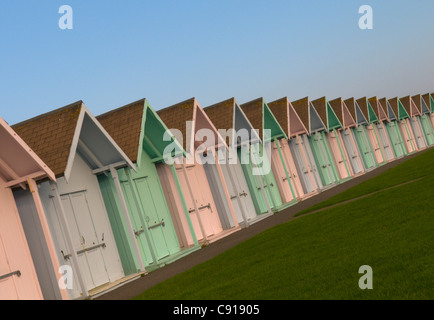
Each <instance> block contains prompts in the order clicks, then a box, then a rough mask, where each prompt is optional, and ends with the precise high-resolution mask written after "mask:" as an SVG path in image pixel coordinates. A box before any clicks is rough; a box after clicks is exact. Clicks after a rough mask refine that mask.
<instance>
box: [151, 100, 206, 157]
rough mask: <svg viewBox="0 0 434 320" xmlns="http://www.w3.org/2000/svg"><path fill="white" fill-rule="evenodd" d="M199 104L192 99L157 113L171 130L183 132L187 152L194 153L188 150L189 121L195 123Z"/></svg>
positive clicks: (184, 146)
mask: <svg viewBox="0 0 434 320" xmlns="http://www.w3.org/2000/svg"><path fill="white" fill-rule="evenodd" d="M197 104H198V102H197V100H196V98H191V99H188V100H185V101H183V102H180V103H177V104H174V105H172V106H170V107H167V108H164V109H161V110H159V111H157V114H158V116H159V117H160V118H161V120H162V121H163V122H164V123H165V124H166V126H167V127H168V128H169V129H177V130H179V131H181V133H182V136H183V148H184V150H186V151H187V152H190V151H193V150H188V149H187V139H186V137H187V121H194V118H195V116H196V114H195V108H196V106H197ZM188 147H190V148H191V147H192V146H190V145H189V146H188Z"/></svg>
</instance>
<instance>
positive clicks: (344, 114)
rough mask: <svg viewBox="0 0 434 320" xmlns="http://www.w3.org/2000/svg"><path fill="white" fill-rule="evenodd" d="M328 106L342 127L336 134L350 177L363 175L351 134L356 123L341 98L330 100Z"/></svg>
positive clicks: (360, 160) (354, 140)
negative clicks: (350, 173) (349, 169)
mask: <svg viewBox="0 0 434 320" xmlns="http://www.w3.org/2000/svg"><path fill="white" fill-rule="evenodd" d="M329 104H330V107H331V108H332V109H333V111H334V112H335V114H336V116H337V117H338V120H339V122H340V123H341V125H342V128H341V130H339V131H337V133H338V134H339V135H340V137H341V139H342V142H343V145H344V146H345V149H346V151H347V154H348V159H349V164H350V166H351V172H352V175H353V176H357V175H360V174H363V173H364V172H365V170H364V167H363V161H362V157H361V155H360V150H359V148H358V145H357V142H356V139H355V137H354V132H353V130H354V129H355V128H357V124H356V121H355V120H354V118H353V117H352V115H351V113H350V111H349V110H348V107H347V105H346V104H345V102H344V100H343V99H342V98H337V99H334V100H331V101H329Z"/></svg>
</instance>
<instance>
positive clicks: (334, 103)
mask: <svg viewBox="0 0 434 320" xmlns="http://www.w3.org/2000/svg"><path fill="white" fill-rule="evenodd" d="M343 103H344V101H343V99H342V98H337V99H334V100H331V101H329V105H330V107H331V108H332V109H333V111H334V112H335V114H336V116H337V117H338V119H339V121H340V122H341V123H342V124H344V118H343V113H342V111H343V110H342V108H343Z"/></svg>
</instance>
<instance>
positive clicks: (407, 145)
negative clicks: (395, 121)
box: [399, 119, 417, 153]
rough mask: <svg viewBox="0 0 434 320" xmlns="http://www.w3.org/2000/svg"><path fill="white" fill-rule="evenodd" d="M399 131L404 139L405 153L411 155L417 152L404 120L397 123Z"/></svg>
mask: <svg viewBox="0 0 434 320" xmlns="http://www.w3.org/2000/svg"><path fill="white" fill-rule="evenodd" d="M399 130H400V131H401V134H402V137H403V138H404V144H405V148H406V149H407V152H408V153H412V152H415V151H417V147H416V141H414V136H413V134H412V132H411V130H410V128H409V126H408V125H407V122H406V121H405V119H404V120H402V121H400V122H399Z"/></svg>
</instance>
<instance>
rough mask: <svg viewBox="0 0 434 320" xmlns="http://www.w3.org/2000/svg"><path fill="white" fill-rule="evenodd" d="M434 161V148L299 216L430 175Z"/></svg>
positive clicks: (304, 211)
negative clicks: (430, 168)
mask: <svg viewBox="0 0 434 320" xmlns="http://www.w3.org/2000/svg"><path fill="white" fill-rule="evenodd" d="M433 163H434V149H431V150H428V151H426V152H424V153H423V154H421V155H419V156H417V157H415V158H412V159H410V160H408V161H406V162H403V163H401V164H399V165H398V166H396V167H393V168H391V169H389V170H387V171H386V172H384V173H382V174H381V175H378V176H377V177H375V178H373V179H370V180H367V181H364V182H362V183H360V184H359V185H357V186H354V187H352V188H351V189H348V190H347V191H345V192H342V193H340V194H338V195H336V196H334V197H331V198H330V199H328V200H326V201H323V202H321V203H318V204H316V205H314V206H312V207H310V208H308V209H306V210H303V211H300V212H299V213H298V214H297V216H300V215H303V214H305V213H308V212H312V211H315V210H318V209H322V208H325V207H328V206H331V205H334V204H337V203H340V202H343V201H346V200H350V199H353V198H355V197H359V196H362V195H366V194H369V193H372V192H375V191H378V190H382V189H385V188H389V187H393V186H396V185H399V184H402V183H405V182H407V181H410V180H414V179H418V178H421V177H425V176H429V175H433V174H434V170H432V172H431V171H430V170H427V168H429V167H432V166H433Z"/></svg>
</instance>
